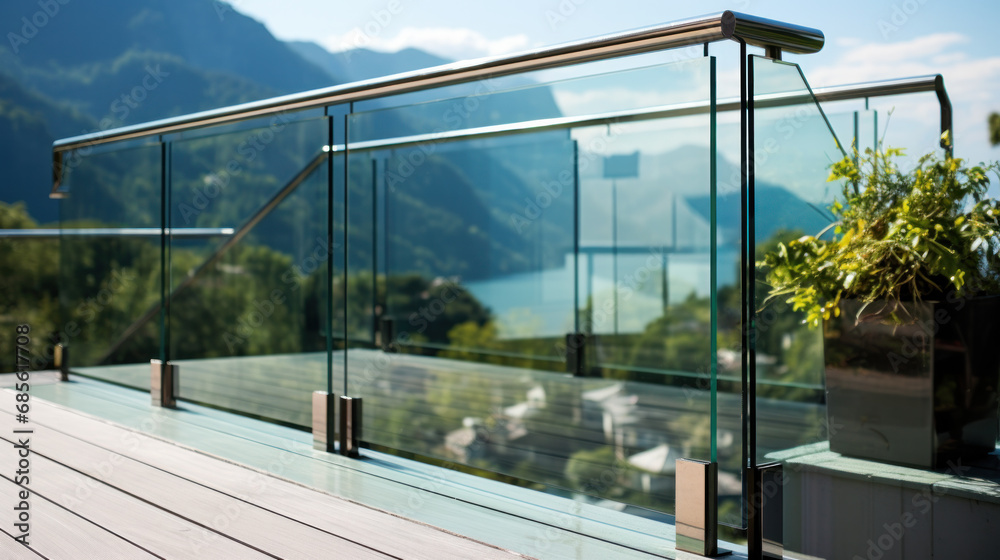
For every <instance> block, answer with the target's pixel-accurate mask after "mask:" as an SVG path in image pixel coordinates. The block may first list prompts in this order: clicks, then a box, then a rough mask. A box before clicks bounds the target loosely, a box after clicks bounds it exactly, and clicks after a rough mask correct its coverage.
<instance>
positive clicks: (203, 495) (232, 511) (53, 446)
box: [0, 402, 390, 560]
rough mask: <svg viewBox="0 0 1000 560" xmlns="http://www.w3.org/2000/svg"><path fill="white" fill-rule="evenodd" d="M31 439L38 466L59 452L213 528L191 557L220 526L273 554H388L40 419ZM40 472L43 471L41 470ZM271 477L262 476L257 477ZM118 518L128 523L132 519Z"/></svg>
mask: <svg viewBox="0 0 1000 560" xmlns="http://www.w3.org/2000/svg"><path fill="white" fill-rule="evenodd" d="M44 406H45V405H44V404H41V403H38V402H36V403H35V406H34V407H33V412H35V414H36V415H39V416H41V409H43V408H44ZM12 418H13V417H12V416H10V415H8V414H3V415H2V416H0V419H2V420H4V421H5V422H4V423H5V424H7V425H11V424H13V422H12ZM103 429H104V430H106V431H108V432H112V436H111V437H114V438H118V439H124V440H125V441H126V443H125V445H129V442H130V441H131V440H129V439H128V435H129V433H128V432H127V431H125V430H121V429H120V428H119V429H116V428H115V427H114V426H110V425H105V426H103ZM115 432H117V433H115ZM32 441H33V452H34V454H35V459H36V460H38V461H37V462H38V468H40V469H44V466H45V462H44V461H43V460H40V459H41V458H40V457H39V456H42V457H45V456H47V457H59V461H60V462H61V463H62V464H63V465H65V466H66V467H69V468H71V469H73V470H76V471H78V472H79V473H81V474H83V475H85V476H87V477H90V478H93V479H95V480H98V481H101V482H103V483H104V484H107V485H109V486H111V487H112V488H115V489H118V490H120V491H121V492H124V493H127V494H130V495H132V496H133V499H135V500H141V502H140V503H143V502H146V503H148V504H155V505H156V506H157V507H160V508H163V509H165V510H167V511H169V512H171V513H173V514H174V515H176V516H180V517H182V518H185V519H187V520H190V521H191V522H192V523H194V524H197V525H200V526H201V527H202V528H205V529H211V530H214V531H199V532H198V533H196V536H195V537H194V539H193V540H192V541H191V542H192V544H193V545H194V546H195V549H196V550H194V551H193V552H194V553H195V554H194V555H192V557H195V556H200V555H201V552H200V549H201V548H203V547H204V546H205V545H207V544H210V543H211V542H213V541H215V540H218V539H219V538H221V537H219V536H218V535H215V534H213V533H214V532H222V533H225V534H227V535H228V536H229V537H230V538H232V539H235V540H236V541H238V542H241V543H244V544H245V545H246V546H250V547H254V548H256V549H258V550H260V551H262V552H264V553H265V554H267V555H270V556H271V557H273V558H282V559H285V558H287V559H292V558H299V559H302V560H312V559H314V558H315V557H316V551H317V550H325V551H330V552H331V553H336V554H338V555H339V554H345V555H348V556H350V557H351V558H390V556H388V555H384V554H381V553H379V552H377V551H375V550H371V549H368V548H365V547H362V546H359V545H357V544H355V543H354V542H351V541H350V540H348V538H347V537H340V536H337V535H335V534H330V533H326V532H323V531H319V530H317V529H316V528H314V527H311V526H309V525H306V524H304V523H301V522H299V521H297V520H293V519H289V518H286V517H284V516H281V515H276V514H275V513H274V512H271V511H268V510H266V509H263V508H261V507H259V506H256V505H254V504H253V503H249V502H247V501H243V500H240V499H237V498H235V497H233V496H231V495H228V494H225V493H223V492H219V491H217V490H215V489H212V488H210V487H206V486H202V485H200V484H198V483H195V482H192V481H191V480H188V479H186V478H184V477H183V476H181V475H177V474H174V473H172V472H168V471H167V470H163V469H161V468H159V467H156V466H152V465H149V464H146V463H142V462H140V461H136V460H134V459H130V458H128V457H127V456H123V455H120V454H117V453H114V452H111V451H109V450H107V449H103V448H101V447H98V446H95V445H93V444H91V443H88V442H86V441H83V440H80V439H77V438H74V437H71V436H67V435H65V434H62V433H60V432H58V431H55V430H53V429H50V428H46V427H44V426H41V425H38V424H36V427H35V434H34V436H33V438H32ZM179 451H183V450H180V449H177V450H172V451H168V452H167V454H169V455H173V454H174V453H177V452H179ZM8 455H9V454H8ZM222 465H224V463H221V462H219V461H210V464H204V463H203V464H199V465H196V466H192V467H191V468H189V469H188V470H189V471H191V470H197V469H206V470H211V469H213V468H219V467H221V466H222ZM237 468H238V467H237ZM38 476H41V473H39V474H38ZM270 482H271V481H270V480H266V479H265V480H263V481H261V482H260V483H261V484H267V483H270ZM244 491H245V492H249V491H251V488H250V487H249V486H248V487H246V488H245V489H244ZM321 496H322V495H321V494H318V493H317V494H316V496H313V499H319V498H320V497H321ZM108 507H110V504H108ZM117 521H118V522H119V523H129V521H130V520H129V519H119V520H117ZM132 522H133V523H129V525H128V526H127V527H125V528H123V529H122V530H121V531H119V533H121V532H124V531H128V532H134V531H136V530H138V529H137V528H136V527H135V526H134V524H136V523H141V521H140V520H132ZM110 526H112V527H114V526H115V525H110Z"/></svg>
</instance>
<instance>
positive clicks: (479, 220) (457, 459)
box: [347, 58, 740, 517]
mask: <svg viewBox="0 0 1000 560" xmlns="http://www.w3.org/2000/svg"><path fill="white" fill-rule="evenodd" d="M713 62H714V61H713V60H712V59H709V58H705V59H700V60H695V61H685V62H683V63H678V64H675V65H665V66H661V67H657V68H655V69H650V68H647V69H642V70H640V71H633V72H637V73H636V74H632V73H630V72H623V73H622V74H621V75H618V74H612V75H605V76H598V77H594V78H592V79H589V81H588V82H586V83H587V86H588V91H590V94H591V95H593V96H594V98H595V99H596V98H601V99H609V100H610V99H616V101H615V102H614V103H607V104H594V105H584V104H582V101H580V103H581V104H579V105H576V106H575V107H574V106H572V105H567V106H566V107H565V109H564V108H563V107H562V105H558V107H559V112H557V113H546V115H548V116H560V115H572V116H583V115H587V114H589V113H588V112H589V111H592V110H595V108H597V109H600V110H601V111H602V112H603V111H608V110H610V109H612V108H613V109H616V110H617V109H621V110H625V109H628V110H636V111H638V110H641V109H646V108H648V107H650V106H651V105H653V104H661V103H662V104H666V105H669V104H670V103H680V102H687V101H691V100H700V101H701V102H702V103H704V106H705V110H704V113H702V114H696V115H694V116H691V115H688V116H684V117H680V118H676V119H668V118H649V119H647V120H642V119H637V122H617V120H615V119H610V118H609V119H606V120H605V121H598V122H599V124H597V123H595V122H593V121H587V122H586V123H585V124H581V125H579V126H575V127H574V126H566V127H563V128H558V129H555V130H547V131H531V130H524V131H520V132H518V133H515V134H510V135H503V136H501V135H495V136H489V137H479V138H475V139H472V138H470V139H455V140H453V141H450V142H435V143H430V142H426V143H420V144H408V145H395V146H389V145H385V144H383V145H381V146H372V145H370V144H369V145H361V147H359V148H355V147H351V149H350V152H349V153H350V156H349V158H350V161H349V163H350V182H349V186H350V190H349V194H350V200H349V216H350V223H349V227H348V228H347V229H348V231H349V232H350V237H349V240H348V241H349V248H348V252H349V253H350V263H349V269H348V274H347V279H348V293H349V294H350V296H349V297H348V298H347V305H348V307H349V308H348V316H349V317H350V313H351V312H352V310H354V312H355V313H357V314H358V316H364V317H365V319H364V320H360V319H359V320H358V321H351V325H350V327H349V330H350V331H351V336H352V337H355V338H356V339H357V341H356V342H355V343H354V348H353V349H352V350H350V352H349V359H348V362H347V365H348V368H349V370H348V373H349V384H348V388H349V394H350V395H352V396H360V397H364V399H365V405H364V407H363V410H364V415H365V418H364V422H365V424H364V440H365V441H366V442H368V443H369V444H372V445H375V446H378V447H379V448H385V449H389V450H391V451H395V452H404V453H405V454H407V455H409V456H417V457H423V458H430V459H432V460H435V461H447V462H448V463H449V464H458V465H462V466H463V467H465V468H473V469H476V470H475V472H477V473H478V474H482V475H484V476H491V477H495V478H499V479H501V480H507V481H511V480H512V478H511V477H513V479H514V480H518V481H520V483H521V484H531V485H533V486H535V487H538V488H542V489H545V490H547V491H551V492H556V493H560V494H566V493H576V494H581V495H582V496H580V499H584V500H588V501H592V502H594V503H606V502H604V500H609V501H611V502H617V503H623V504H626V508H630V509H631V508H637V509H635V510H634V511H636V512H640V511H642V512H644V513H643V514H644V515H649V516H654V517H655V516H657V515H662V513H663V512H667V513H669V512H672V511H673V501H674V497H673V495H674V482H673V468H674V461H675V460H676V459H677V458H679V457H691V458H700V459H709V458H710V457H711V454H712V453H711V448H712V445H711V444H712V436H713V432H712V430H711V427H712V421H711V396H712V393H711V391H710V390H709V389H710V387H711V385H710V383H708V381H707V380H708V379H710V372H711V370H712V366H713V363H714V359H713V356H712V353H711V346H710V341H711V339H712V336H713V333H712V330H711V321H710V318H711V312H712V305H711V303H712V296H713V293H714V286H713V285H712V282H711V274H710V272H711V269H712V266H713V261H712V256H711V249H712V247H711V236H710V233H711V231H712V229H713V228H714V224H713V223H712V221H711V206H712V205H711V203H712V193H713V190H712V179H713V177H712V174H711V169H712V161H713V157H714V155H713V153H712V149H713V147H714V145H713V143H712V136H711V135H712V132H713V130H712V127H711V124H712V122H713V120H712V115H711V114H710V111H709V103H708V101H709V99H710V98H711V95H712V92H713V91H714V90H713V89H712V81H713V80H714V66H713ZM635 76H645V77H647V78H649V79H650V82H649V83H648V84H646V85H647V87H651V88H660V89H659V90H657V92H656V95H654V96H652V97H644V96H642V95H634V96H630V97H628V98H627V99H623V98H615V92H619V91H621V90H622V89H627V90H629V91H630V92H631V93H641V92H643V91H646V90H645V89H644V88H642V87H639V88H638V89H637V90H633V88H632V87H631V84H633V81H632V80H634V79H635ZM654 77H655V79H653V78H654ZM622 80H624V81H625V83H628V84H630V85H629V86H628V87H626V86H623V85H622V83H623V82H622ZM579 83H583V81H582V80H581V81H580V82H579ZM650 84H651V85H650ZM561 88H562V89H561ZM527 91H531V92H532V93H531V95H538V96H542V95H549V96H554V97H555V98H556V99H557V100H558V99H560V94H559V92H560V91H569V89H568V87H563V85H562V84H559V83H557V84H553V85H552V86H551V89H548V88H546V87H536V88H529V89H528V90H521V91H520V94H521V95H527V93H526V92H527ZM579 95H580V96H581V97H580V98H581V99H582V97H585V96H583V93H582V90H581V92H580V94H579ZM602 96H603V97H602ZM503 99H504V98H503V97H502V96H501V95H499V94H497V95H496V96H495V97H494V96H491V97H490V100H491V103H496V106H495V110H496V111H493V110H492V109H491V110H489V111H484V112H483V114H482V116H480V117H477V118H481V119H483V120H481V121H477V123H479V124H486V123H490V124H496V123H501V122H517V120H518V119H522V118H525V115H523V114H521V113H518V112H517V111H514V110H513V106H512V104H513V102H512V101H507V102H503ZM458 101H461V100H460V99H459V100H448V101H441V102H437V104H436V105H427V106H421V107H403V108H399V109H394V110H391V114H394V115H396V116H398V117H400V119H401V120H400V121H399V123H400V124H399V129H398V131H397V132H394V133H393V134H391V135H390V134H387V133H384V132H383V131H384V129H383V128H381V126H376V124H377V123H382V122H388V121H386V120H385V119H388V115H389V114H390V112H389V111H387V110H382V111H374V112H367V113H359V114H355V115H352V116H351V117H350V119H351V121H350V122H351V126H350V130H351V131H352V134H351V138H352V139H371V138H373V137H376V136H377V137H385V136H400V135H403V136H405V135H413V134H419V133H421V132H425V131H426V132H430V130H427V128H432V127H434V126H439V125H440V124H441V123H442V122H443V120H444V119H443V117H441V114H442V113H441V112H440V108H442V107H443V108H447V107H451V106H453V104H454V103H456V102H458ZM414 115H420V116H422V117H426V121H420V120H417V119H416V117H414ZM403 116H405V118H411V117H413V118H414V119H415V120H412V121H407V122H404V121H403V120H402V119H403V118H404V117H403ZM365 127H368V128H365ZM355 130H357V131H358V132H357V134H356V135H355V133H354V131H355ZM366 225H367V226H368V229H366V228H365V226H366ZM615 226H617V228H616V227H615ZM616 263H617V273H615V266H616ZM373 277H374V279H373ZM373 292H374V293H373ZM609 302H610V303H609ZM386 321H391V323H386V324H391V325H392V329H388V328H380V325H382V324H383V323H385V322H386ZM574 332H580V333H582V334H586V335H588V342H587V343H586V346H587V348H588V352H587V354H586V367H584V368H582V369H583V373H585V374H586V376H584V377H571V376H568V375H567V374H566V373H565V372H566V371H567V364H566V354H567V348H566V335H567V334H570V333H574ZM383 333H385V335H386V336H389V334H390V333H391V336H392V338H391V339H389V340H383V339H382V334H383ZM388 342H392V343H393V344H392V348H391V350H396V351H397V352H396V353H384V352H383V351H382V350H380V349H379V348H380V347H381V346H383V345H385V344H387V343H388ZM738 416H739V415H738V413H737V414H736V416H735V418H736V422H737V423H736V428H735V429H736V430H737V431H738ZM727 453H735V454H737V455H738V453H739V448H738V443H737V447H736V449H735V451H733V450H729V449H727ZM727 488H729V490H730V491H731V492H733V493H734V496H733V497H734V499H736V500H737V502H738V500H739V493H740V487H739V482H738V479H736V480H735V481H734V482H733V483H732V484H730V485H729V486H727ZM647 508H648V509H647ZM656 512H660V513H656Z"/></svg>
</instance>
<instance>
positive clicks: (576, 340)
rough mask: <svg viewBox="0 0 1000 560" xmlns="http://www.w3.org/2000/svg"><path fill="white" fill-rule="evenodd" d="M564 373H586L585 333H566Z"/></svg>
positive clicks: (580, 375) (583, 374)
mask: <svg viewBox="0 0 1000 560" xmlns="http://www.w3.org/2000/svg"><path fill="white" fill-rule="evenodd" d="M566 373H572V374H573V377H585V376H586V375H587V335H586V334H585V333H578V332H577V333H569V334H567V335H566Z"/></svg>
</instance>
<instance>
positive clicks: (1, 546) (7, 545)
mask: <svg viewBox="0 0 1000 560" xmlns="http://www.w3.org/2000/svg"><path fill="white" fill-rule="evenodd" d="M0 558H4V559H9V560H42V559H44V557H43V556H40V555H39V554H38V553H37V552H35V551H34V550H31V549H30V548H28V547H27V546H25V545H23V544H21V543H19V542H17V541H15V540H14V537H13V536H12V535H10V534H9V533H7V532H6V531H0Z"/></svg>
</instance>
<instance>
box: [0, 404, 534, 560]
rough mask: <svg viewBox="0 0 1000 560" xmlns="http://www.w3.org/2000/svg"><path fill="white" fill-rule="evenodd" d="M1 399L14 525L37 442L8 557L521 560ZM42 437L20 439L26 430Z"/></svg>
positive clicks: (48, 409) (7, 505)
mask: <svg viewBox="0 0 1000 560" xmlns="http://www.w3.org/2000/svg"><path fill="white" fill-rule="evenodd" d="M12 397H13V393H11V392H10V391H4V392H3V398H2V399H0V401H2V404H0V422H2V427H0V438H2V439H4V440H6V442H8V443H10V444H11V445H9V446H4V447H5V449H4V450H3V452H0V473H3V478H2V480H0V486H2V490H0V495H2V496H3V498H2V504H0V509H2V511H4V512H7V515H8V516H11V515H12V514H11V512H13V511H14V510H13V508H14V506H15V502H16V500H17V494H18V490H19V489H18V487H17V486H15V484H14V482H13V480H12V476H11V475H12V473H14V472H15V471H16V470H18V469H17V461H18V459H19V458H18V455H17V452H16V450H14V449H13V447H12V445H13V444H14V443H16V438H18V437H21V436H26V437H30V446H31V451H32V453H31V455H30V484H29V488H30V489H31V498H30V504H31V505H30V512H31V519H30V533H29V537H28V540H29V546H27V547H24V546H21V545H19V544H17V543H15V542H14V541H13V540H12V537H13V535H12V534H11V533H15V534H16V530H14V529H13V527H12V525H13V520H10V521H8V522H7V523H3V525H0V527H2V530H3V532H4V533H6V535H7V538H4V539H0V542H2V545H0V547H2V548H0V550H2V555H3V557H4V558H102V559H105V558H226V559H256V558H289V559H291V558H301V559H315V558H427V559H432V558H433V559H437V558H497V559H499V558H514V557H520V556H521V555H517V554H514V553H511V552H508V551H504V550H502V549H500V548H498V547H494V546H490V545H488V544H485V543H480V542H477V541H474V540H471V539H468V538H465V537H462V536H458V535H454V534H451V533H447V532H445V531H442V530H440V529H436V528H433V527H430V526H428V525H425V524H422V523H417V522H414V521H410V520H407V519H403V518H400V517H397V516H394V515H392V514H390V513H387V512H384V511H379V510H377V509H374V508H370V507H367V506H364V505H361V504H357V503H353V502H350V501H347V500H343V499H340V498H337V497H334V496H330V495H328V494H325V493H322V492H319V491H316V490H312V489H308V488H304V487H302V486H299V485H296V484H293V483H291V482H288V481H286V480H282V479H279V478H277V477H274V476H269V475H266V474H262V473H260V472H258V471H255V470H251V469H248V468H245V467H242V466H238V465H235V464H232V463H229V462H226V461H223V460H221V459H218V458H214V457H210V456H207V455H205V454H202V453H199V452H196V451H193V450H190V449H186V448H183V447H180V446H178V445H175V444H171V443H167V442H164V441H162V440H159V439H155V438H152V437H149V436H146V435H142V434H138V433H136V432H134V431H131V430H127V429H125V428H122V427H120V426H116V425H113V424H110V423H107V422H103V421H100V420H97V419H94V418H91V417H88V416H85V415H82V414H80V413H77V412H74V411H70V410H66V409H64V408H61V407H59V406H56V405H53V404H50V403H47V402H43V401H39V400H35V401H34V402H33V403H32V408H31V412H30V414H31V416H30V422H29V423H28V424H24V425H21V424H18V423H17V422H15V419H14V416H13V414H12V412H13V411H14V400H13V398H12ZM25 426H27V427H28V429H32V430H33V433H32V434H14V433H13V430H15V429H24V428H25Z"/></svg>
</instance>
